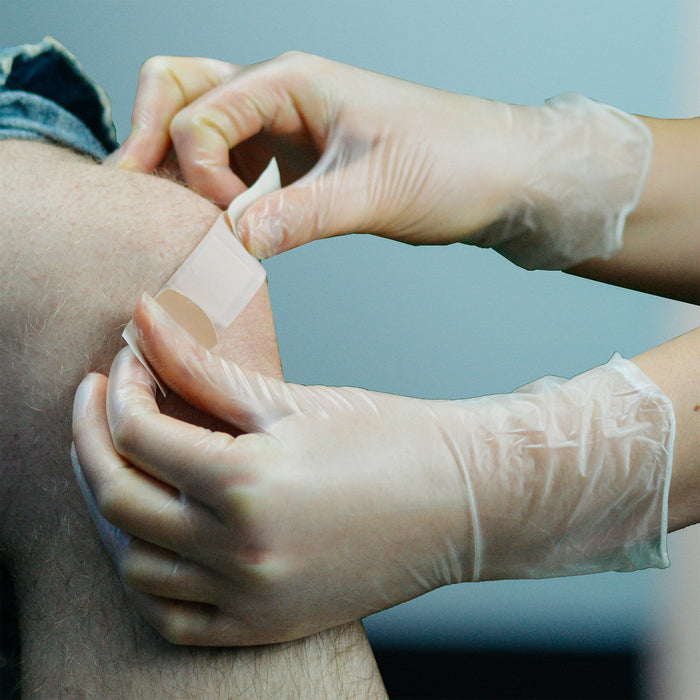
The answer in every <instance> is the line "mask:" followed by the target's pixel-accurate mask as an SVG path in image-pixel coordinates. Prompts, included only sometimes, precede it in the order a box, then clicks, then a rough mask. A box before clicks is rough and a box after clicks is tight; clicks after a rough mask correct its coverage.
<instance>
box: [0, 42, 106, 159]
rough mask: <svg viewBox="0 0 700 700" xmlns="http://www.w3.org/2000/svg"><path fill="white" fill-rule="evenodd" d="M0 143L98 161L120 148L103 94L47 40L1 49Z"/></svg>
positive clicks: (66, 54)
mask: <svg viewBox="0 0 700 700" xmlns="http://www.w3.org/2000/svg"><path fill="white" fill-rule="evenodd" d="M0 139H25V140H33V141H44V142H48V143H54V144H56V145H60V146H63V147H66V148H71V149H73V150H75V151H78V152H80V153H85V154H87V155H90V156H92V157H93V158H96V159H98V160H101V159H103V158H105V157H106V156H107V155H108V154H109V153H111V152H112V151H113V150H114V149H115V148H117V146H118V145H119V144H118V142H117V138H116V131H115V129H114V124H113V123H112V110H111V105H110V102H109V98H108V97H107V95H106V93H105V92H104V90H102V88H100V87H99V85H97V84H96V83H95V82H94V81H92V80H91V79H90V78H89V77H88V75H87V74H86V73H85V71H84V70H83V68H82V67H81V66H80V64H79V63H78V61H77V59H76V58H75V56H73V54H71V53H70V52H69V51H68V50H67V49H66V48H65V47H64V46H62V45H61V44H60V43H59V42H57V41H56V40H55V39H53V38H52V37H45V38H44V39H43V40H42V41H41V42H39V43H38V44H23V45H21V46H14V47H9V48H3V49H0Z"/></svg>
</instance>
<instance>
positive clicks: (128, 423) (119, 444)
mask: <svg viewBox="0 0 700 700" xmlns="http://www.w3.org/2000/svg"><path fill="white" fill-rule="evenodd" d="M140 422H141V421H138V420H134V418H133V417H132V416H131V414H129V413H122V414H120V415H119V416H118V418H117V419H116V420H115V421H114V422H113V423H112V424H111V425H110V432H111V434H112V442H113V443H114V449H115V450H116V451H117V452H118V453H119V454H120V455H122V456H128V455H130V454H132V453H133V451H134V450H136V449H138V446H139V444H140V431H139V425H140Z"/></svg>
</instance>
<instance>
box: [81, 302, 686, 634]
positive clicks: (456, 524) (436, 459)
mask: <svg viewBox="0 0 700 700" xmlns="http://www.w3.org/2000/svg"><path fill="white" fill-rule="evenodd" d="M135 321H136V323H137V328H138V331H139V343H140V346H141V349H142V351H143V353H144V355H146V357H148V359H149V361H150V362H151V364H152V366H153V368H154V369H155V370H156V371H157V372H158V373H159V375H160V376H161V377H162V378H163V380H164V381H165V382H167V383H168V384H169V385H170V386H171V387H172V388H173V389H174V390H175V391H176V392H178V393H179V394H180V395H181V396H182V397H183V398H185V399H186V400H187V401H189V402H191V403H192V404H194V405H195V406H197V407H199V408H201V409H204V410H206V411H209V412H210V413H212V414H213V415H215V416H217V417H218V418H219V419H222V420H224V421H226V422H227V423H229V424H231V425H232V426H235V427H236V428H237V429H239V430H243V431H244V433H245V434H243V435H241V436H240V437H232V436H231V435H230V434H224V433H221V432H209V431H206V430H203V429H201V428H198V427H196V426H192V425H189V424H187V423H183V422H181V421H177V420H174V419H172V418H168V417H167V416H164V415H162V414H161V413H160V412H159V409H158V406H157V404H156V401H155V388H154V383H153V381H152V380H151V378H150V377H149V375H148V374H147V373H146V371H145V370H144V369H143V367H142V366H141V365H140V364H139V363H138V362H137V361H136V360H135V358H134V357H133V355H131V354H130V352H129V351H125V352H122V353H121V354H120V355H119V356H118V357H117V359H116V360H115V364H114V366H113V369H112V372H111V374H110V380H109V387H108V392H107V398H106V404H107V406H106V412H107V416H108V419H109V427H110V429H111V437H112V440H113V441H114V446H115V448H116V450H117V451H118V452H119V455H121V457H120V456H119V455H117V454H116V453H114V452H113V450H112V448H111V447H110V448H109V449H107V450H105V449H94V448H91V447H90V445H89V444H88V440H87V438H86V435H88V434H89V433H90V432H91V431H90V430H86V426H87V425H88V423H90V421H92V425H93V430H97V431H98V432H99V431H102V433H103V435H104V436H105V438H104V440H103V444H105V443H106V442H108V437H109V433H108V432H107V427H106V425H105V422H104V418H102V419H101V420H100V418H99V412H100V410H101V411H102V414H103V415H104V410H105V409H104V407H102V408H100V407H99V406H98V407H97V408H93V409H91V410H87V411H84V415H85V416H87V417H86V418H83V419H78V420H77V421H76V425H75V433H74V434H75V446H76V449H77V454H78V456H79V459H80V464H81V465H82V470H83V472H84V475H85V478H86V482H87V483H88V484H89V487H90V489H91V491H92V493H94V496H95V499H96V501H97V503H98V504H99V508H100V510H101V512H102V514H103V515H104V517H105V518H106V519H107V520H109V521H110V522H111V523H113V524H114V525H116V526H118V527H119V528H121V529H122V530H124V531H125V532H127V533H129V534H130V535H133V536H134V538H138V539H133V540H132V541H131V543H129V544H128V545H126V546H125V547H124V549H123V550H122V552H121V553H120V554H119V556H118V562H119V567H120V572H121V575H122V577H123V579H124V581H125V583H126V584H127V585H129V586H131V587H132V588H134V589H136V590H138V591H140V592H141V594H145V595H143V597H142V600H143V601H144V602H143V607H142V609H143V610H144V612H145V614H146V615H147V617H148V618H149V619H150V620H151V621H153V622H154V624H155V625H156V627H157V628H158V629H160V630H161V631H162V632H163V633H164V634H166V636H168V638H169V639H171V640H173V641H179V642H186V643H195V644H197V643H199V644H258V643H264V642H276V641H283V640H288V639H292V638H295V637H299V636H303V635H306V634H309V633H311V632H315V631H318V630H321V629H325V628H328V627H331V626H333V625H336V624H339V623H342V622H346V621H348V620H352V619H356V618H359V617H362V616H364V615H367V614H369V613H372V612H375V611H378V610H381V609H384V608H387V607H389V606H391V605H394V604H396V603H399V602H401V601H404V600H407V599H409V598H413V597H415V596H417V595H419V594H421V593H424V592H426V591H429V590H432V589H434V588H437V587H438V586H442V585H445V584H449V583H456V582H459V581H475V580H483V579H501V578H519V577H547V576H563V575H572V574H582V573H592V572H597V571H607V570H611V569H615V570H631V569H636V568H642V567H648V566H666V565H667V563H668V559H667V555H666V550H665V536H666V502H667V491H668V484H669V481H670V468H671V449H672V439H673V433H674V419H673V412H672V408H671V404H670V402H669V401H668V399H667V398H666V397H665V396H664V395H663V394H662V393H661V391H660V390H659V389H658V388H657V387H656V386H655V385H654V384H652V383H651V382H650V381H649V380H648V379H647V377H646V376H645V375H644V374H643V373H642V372H641V370H639V369H638V368H637V367H636V365H634V364H633V363H631V362H628V361H626V360H623V359H621V358H619V357H615V358H614V359H613V360H611V362H610V363H608V364H607V365H605V366H603V367H600V368H596V369H594V370H591V371H589V372H586V373H584V374H582V375H579V376H578V377H576V378H574V379H572V380H570V381H564V380H555V379H551V378H548V379H544V380H541V381H539V382H537V383H535V384H533V385H530V386H528V387H524V388H523V389H521V390H519V391H517V392H515V393H513V394H509V395H501V396H490V397H483V398H478V399H470V400H465V401H428V400H421V399H412V398H404V397H398V396H392V395H387V394H380V393H375V392H369V391H364V390H361V389H353V388H328V387H304V386H298V385H293V384H287V383H284V382H282V381H279V380H273V379H270V378H267V377H264V376H262V375H259V374H256V373H253V372H247V371H245V370H244V369H242V368H240V367H238V366H236V365H233V364H231V363H228V362H225V361H224V360H222V359H220V358H217V357H215V356H212V355H211V354H209V353H208V352H207V351H205V350H204V349H203V348H201V347H198V346H197V345H195V344H194V342H193V341H192V340H191V339H190V338H189V336H187V335H186V334H184V333H183V332H182V331H181V330H180V329H179V328H177V327H176V326H175V325H174V324H173V323H172V321H171V320H169V317H167V315H166V314H165V313H164V312H163V311H162V310H159V309H158V307H157V306H154V305H153V304H149V303H147V302H145V301H142V302H141V304H140V305H139V307H138V308H137V310H136V314H135ZM90 392H91V389H90V382H88V384H87V385H86V386H85V385H84V386H83V387H82V388H81V390H80V391H79V398H78V400H79V401H80V404H81V405H83V406H85V405H88V406H89V405H91V404H93V405H96V404H99V400H97V401H95V400H94V399H93V398H91V396H90ZM86 394H87V396H86ZM98 398H99V397H98ZM86 421H87V423H86ZM95 426H96V427H95ZM125 460H126V461H125ZM131 465H133V467H132V466H131ZM177 600H179V601H190V602H189V603H176V602H173V601H177ZM202 604H204V605H202Z"/></svg>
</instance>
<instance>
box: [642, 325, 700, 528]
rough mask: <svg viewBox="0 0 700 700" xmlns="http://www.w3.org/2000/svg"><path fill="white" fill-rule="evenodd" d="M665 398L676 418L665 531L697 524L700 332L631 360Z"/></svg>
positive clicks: (699, 506)
mask: <svg viewBox="0 0 700 700" xmlns="http://www.w3.org/2000/svg"><path fill="white" fill-rule="evenodd" d="M634 362H635V363H636V364H637V365H638V366H639V367H640V368H641V369H642V370H643V371H644V372H645V373H646V375H647V376H648V377H649V378H650V379H651V380H652V381H653V382H654V383H656V384H657V385H658V386H659V387H660V388H661V389H662V391H663V392H664V393H665V394H666V395H667V396H668V397H669V399H670V400H671V402H672V404H673V410H674V413H675V417H676V437H675V441H674V447H673V473H672V477H671V489H670V494H669V503H668V522H669V531H671V530H679V529H680V528H683V527H686V526H688V525H693V524H695V523H698V522H700V454H699V453H698V445H700V329H696V330H694V331H691V332H690V333H686V334H685V335H682V336H681V337H680V338H676V339H675V340H672V341H670V342H668V343H664V344H663V345H660V346H659V347H657V348H654V349H653V350H649V351H648V352H645V353H644V354H642V355H639V356H638V357H636V358H634Z"/></svg>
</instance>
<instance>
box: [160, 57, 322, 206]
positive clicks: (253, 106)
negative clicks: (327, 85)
mask: <svg viewBox="0 0 700 700" xmlns="http://www.w3.org/2000/svg"><path fill="white" fill-rule="evenodd" d="M314 60H315V61H316V62H317V61H318V59H314V58H313V57H306V58H303V57H300V56H299V55H295V56H294V57H291V58H290V57H288V56H283V57H280V58H277V59H272V60H271V61H265V62H264V63H260V64H257V65H255V66H249V67H247V68H245V69H242V70H241V71H240V72H239V73H237V75H236V77H235V78H234V79H232V80H230V81H228V82H226V83H225V84H222V85H220V86H219V87H217V88H215V89H213V90H210V91H209V92H207V93H206V94H204V95H202V96H201V97H200V98H199V99H198V100H196V101H195V102H194V103H192V104H191V105H189V106H188V107H186V108H185V109H183V110H181V111H180V112H179V113H178V114H177V115H176V117H175V118H174V119H173V122H172V124H171V128H170V134H171V137H172V140H173V144H174V146H175V150H176V151H177V154H178V158H179V161H180V163H181V165H182V169H183V172H184V174H185V177H186V179H187V182H188V184H189V185H190V187H193V188H195V189H196V190H198V191H199V192H201V193H202V194H204V195H206V196H208V197H210V198H212V199H213V200H214V201H216V202H217V203H218V204H220V205H222V206H224V205H227V204H228V203H229V202H230V201H231V200H232V199H233V198H234V197H235V196H236V195H237V194H240V192H242V191H243V190H244V189H245V185H244V183H243V182H242V180H241V179H240V178H238V177H237V176H236V175H235V174H234V173H233V172H232V171H231V169H230V167H229V153H230V151H231V150H232V149H234V148H235V147H236V146H238V145H239V144H241V143H243V142H244V141H246V140H247V139H249V138H251V137H253V136H255V135H256V134H258V133H260V132H262V131H265V132H268V133H270V134H272V135H274V136H281V137H284V138H293V139H296V138H298V136H299V134H312V139H313V141H315V142H316V146H317V147H318V149H319V150H322V147H323V145H324V144H325V136H324V133H325V129H326V125H327V124H328V121H329V115H328V109H327V106H328V100H326V99H324V97H323V96H320V95H319V94H317V91H316V89H315V88H314V86H313V85H312V84H311V78H310V76H313V75H314V73H313V72H311V71H310V69H309V66H306V67H305V66H304V62H308V61H314ZM315 65H316V63H314V66H315Z"/></svg>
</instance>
